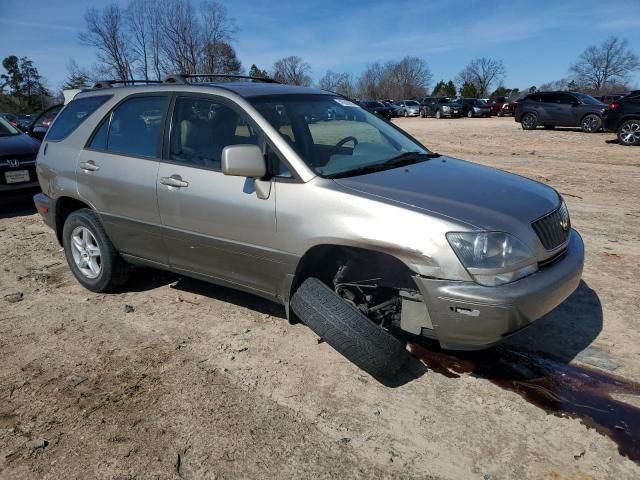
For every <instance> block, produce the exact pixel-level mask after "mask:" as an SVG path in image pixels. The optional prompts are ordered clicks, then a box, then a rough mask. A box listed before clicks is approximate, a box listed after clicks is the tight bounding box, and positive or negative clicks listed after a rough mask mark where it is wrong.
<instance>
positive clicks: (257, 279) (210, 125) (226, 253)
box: [157, 96, 281, 295]
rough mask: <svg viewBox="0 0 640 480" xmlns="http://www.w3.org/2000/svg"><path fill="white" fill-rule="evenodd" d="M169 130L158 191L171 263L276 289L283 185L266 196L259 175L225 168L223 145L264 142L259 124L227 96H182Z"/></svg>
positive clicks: (262, 289) (270, 291)
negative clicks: (278, 202) (278, 196)
mask: <svg viewBox="0 0 640 480" xmlns="http://www.w3.org/2000/svg"><path fill="white" fill-rule="evenodd" d="M168 137H169V141H168V146H167V148H166V151H165V161H164V162H163V163H161V164H160V169H159V172H158V184H157V192H158V207H159V210H160V217H161V221H162V226H163V235H164V238H165V244H166V246H167V250H168V254H169V261H170V263H171V266H172V267H173V268H174V269H177V270H181V271H185V272H186V273H189V272H191V273H197V274H201V275H205V276H207V277H210V278H213V279H216V278H217V279H220V280H223V281H225V282H229V283H232V284H236V285H241V286H244V287H249V288H250V289H253V290H257V291H259V292H263V293H266V294H270V295H271V294H274V293H275V291H276V283H277V273H276V272H278V273H279V272H280V271H281V269H280V268H274V267H275V265H274V264H275V263H278V261H279V255H278V253H277V252H275V251H274V250H273V249H272V248H271V246H272V245H274V244H275V236H276V217H275V190H274V189H273V188H272V191H271V194H270V195H269V197H268V198H266V199H260V198H258V196H257V195H256V193H255V191H254V180H253V179H250V178H244V177H233V176H227V175H224V174H223V173H222V171H221V154H222V150H223V148H224V147H226V146H228V145H237V144H256V145H257V144H258V143H259V136H258V133H257V131H256V128H255V127H253V126H252V124H251V122H249V121H248V120H247V119H246V117H245V116H244V114H243V113H242V112H241V111H240V110H239V109H238V108H237V107H236V106H234V105H233V104H231V103H230V102H229V101H228V100H226V99H220V98H218V97H213V96H204V97H195V96H194V97H191V96H181V97H177V98H176V100H175V105H174V107H173V113H172V118H171V124H170V131H169V132H168ZM272 187H273V185H272Z"/></svg>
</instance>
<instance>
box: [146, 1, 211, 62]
mask: <svg viewBox="0 0 640 480" xmlns="http://www.w3.org/2000/svg"><path fill="white" fill-rule="evenodd" d="M156 5H157V8H160V9H161V10H162V12H163V17H162V20H163V21H162V30H163V36H162V42H161V45H162V52H163V54H164V56H165V57H166V61H167V64H168V67H169V68H170V69H172V70H173V71H175V72H179V73H197V70H198V62H199V60H200V56H201V53H202V45H203V42H202V38H203V36H202V31H201V28H200V24H199V22H198V18H197V16H196V12H195V11H194V9H193V5H192V4H191V2H190V1H189V0H164V1H162V2H160V3H157V4H156Z"/></svg>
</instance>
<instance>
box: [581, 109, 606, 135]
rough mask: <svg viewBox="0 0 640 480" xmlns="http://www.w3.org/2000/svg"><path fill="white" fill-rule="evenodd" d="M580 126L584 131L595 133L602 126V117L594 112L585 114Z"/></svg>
mask: <svg viewBox="0 0 640 480" xmlns="http://www.w3.org/2000/svg"><path fill="white" fill-rule="evenodd" d="M580 128H582V131H583V132H584V133H596V132H599V131H600V129H601V128H602V119H601V118H600V117H599V116H598V115H596V114H595V113H590V114H588V115H585V116H584V117H583V118H582V121H581V122H580Z"/></svg>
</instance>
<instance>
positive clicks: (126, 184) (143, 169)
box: [77, 94, 169, 265]
mask: <svg viewBox="0 0 640 480" xmlns="http://www.w3.org/2000/svg"><path fill="white" fill-rule="evenodd" d="M168 105H169V96H167V95H158V94H144V95H134V96H130V97H127V98H126V99H125V100H124V101H122V102H120V103H119V104H118V105H117V106H116V107H115V109H113V111H112V112H110V113H109V114H108V115H107V116H106V117H105V118H104V119H103V121H102V122H101V123H100V124H99V125H98V127H97V128H96V130H95V131H94V133H93V135H92V137H91V139H90V140H89V142H88V144H87V147H86V148H85V149H84V150H83V151H82V152H81V153H80V155H79V158H78V167H77V179H78V193H79V194H80V196H81V197H82V198H84V199H85V200H86V201H87V202H88V203H89V204H90V205H92V206H93V207H94V208H95V210H96V211H97V212H98V213H99V214H100V217H101V219H102V221H103V224H104V227H105V229H106V231H107V233H108V235H109V237H110V238H111V240H112V241H113V243H114V244H115V246H116V248H117V249H118V251H120V252H121V253H124V254H129V255H133V256H135V257H140V258H143V259H146V260H150V261H152V262H155V263H159V264H163V265H166V264H167V263H168V262H167V257H166V253H165V249H164V245H163V243H162V234H161V231H160V215H159V212H158V206H157V200H156V179H157V176H158V168H159V165H160V162H159V159H160V153H161V151H162V131H163V125H164V120H165V117H166V112H167V108H168Z"/></svg>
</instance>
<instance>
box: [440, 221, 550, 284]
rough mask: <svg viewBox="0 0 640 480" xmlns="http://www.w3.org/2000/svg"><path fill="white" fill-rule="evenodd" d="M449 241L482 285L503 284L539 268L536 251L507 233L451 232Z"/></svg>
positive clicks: (448, 237) (448, 235) (474, 277)
mask: <svg viewBox="0 0 640 480" xmlns="http://www.w3.org/2000/svg"><path fill="white" fill-rule="evenodd" d="M447 240H448V242H449V245H451V248H453V251H454V252H455V253H456V255H457V256H458V258H459V259H460V261H461V262H462V264H463V265H464V266H465V268H466V269H467V271H468V272H469V274H470V275H471V276H472V277H473V279H474V280H475V281H476V282H477V283H479V284H481V285H486V286H490V287H492V286H496V285H502V284H505V283H509V282H513V281H515V280H518V279H520V278H523V277H526V276H527V275H531V274H532V273H535V272H537V271H538V263H537V262H536V260H535V258H534V256H533V253H532V252H531V251H530V250H529V248H528V247H527V246H526V245H524V244H523V243H522V242H521V241H520V240H518V239H517V238H515V237H513V236H511V235H509V234H508V233H505V232H449V233H447Z"/></svg>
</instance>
